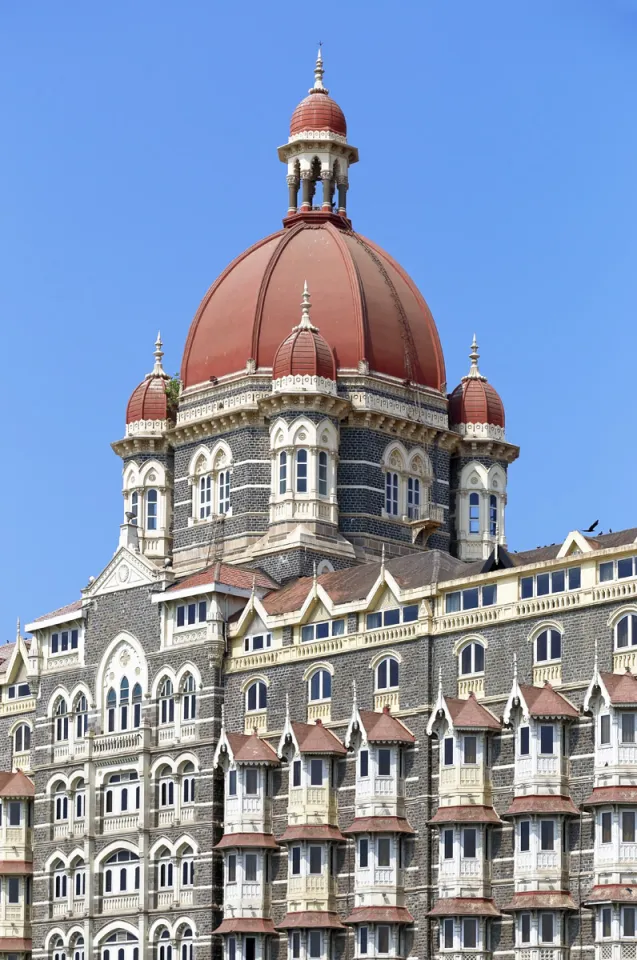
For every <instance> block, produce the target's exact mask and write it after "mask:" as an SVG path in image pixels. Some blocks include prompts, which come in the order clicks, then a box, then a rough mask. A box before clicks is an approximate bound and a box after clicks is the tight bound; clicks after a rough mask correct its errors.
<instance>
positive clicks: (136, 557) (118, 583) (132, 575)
mask: <svg viewBox="0 0 637 960" xmlns="http://www.w3.org/2000/svg"><path fill="white" fill-rule="evenodd" d="M159 577H160V571H159V570H158V569H157V567H155V565H154V564H152V563H151V562H150V561H149V560H146V558H145V557H143V556H141V554H139V553H133V552H132V550H129V548H128V547H120V548H119V549H118V551H117V553H116V554H115V556H114V557H113V559H112V560H111V562H110V563H109V564H108V565H107V566H106V567H105V568H104V570H102V572H101V573H100V575H99V576H98V577H96V578H95V580H94V581H93V583H91V584H89V586H88V587H86V589H85V590H83V591H82V596H84V597H99V596H101V595H102V594H104V593H116V592H117V591H118V590H130V589H132V588H133V587H143V586H144V585H150V584H152V583H156V582H157V580H158V579H159Z"/></svg>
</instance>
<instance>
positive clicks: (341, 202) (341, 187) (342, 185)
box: [337, 177, 349, 217]
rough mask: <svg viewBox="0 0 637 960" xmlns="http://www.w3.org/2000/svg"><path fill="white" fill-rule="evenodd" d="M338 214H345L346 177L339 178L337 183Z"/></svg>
mask: <svg viewBox="0 0 637 960" xmlns="http://www.w3.org/2000/svg"><path fill="white" fill-rule="evenodd" d="M337 184H338V212H339V213H340V214H341V216H343V217H344V216H345V215H346V213H347V188H348V186H349V184H348V182H347V177H339V178H338V181H337Z"/></svg>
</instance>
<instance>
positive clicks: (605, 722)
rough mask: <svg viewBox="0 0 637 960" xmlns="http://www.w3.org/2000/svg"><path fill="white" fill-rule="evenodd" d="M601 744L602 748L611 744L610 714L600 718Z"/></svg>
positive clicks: (604, 714)
mask: <svg viewBox="0 0 637 960" xmlns="http://www.w3.org/2000/svg"><path fill="white" fill-rule="evenodd" d="M599 742H600V744H601V745H602V746H605V745H606V744H608V743H610V714H608V713H603V714H602V715H601V717H600V718H599Z"/></svg>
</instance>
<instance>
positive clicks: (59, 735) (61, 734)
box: [53, 697, 69, 743]
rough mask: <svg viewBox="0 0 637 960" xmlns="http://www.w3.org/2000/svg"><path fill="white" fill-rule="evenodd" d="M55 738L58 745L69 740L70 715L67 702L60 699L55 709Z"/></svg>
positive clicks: (62, 698)
mask: <svg viewBox="0 0 637 960" xmlns="http://www.w3.org/2000/svg"><path fill="white" fill-rule="evenodd" d="M53 719H54V728H53V729H54V737H55V742H56V743H63V742H64V741H65V740H68V739H69V715H68V708H67V704H66V700H65V699H64V697H58V698H57V700H56V701H55V706H54V708H53Z"/></svg>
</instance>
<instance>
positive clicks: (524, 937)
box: [520, 913, 531, 943]
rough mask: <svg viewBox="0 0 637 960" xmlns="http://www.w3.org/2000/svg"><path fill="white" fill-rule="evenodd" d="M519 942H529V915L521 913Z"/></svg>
mask: <svg viewBox="0 0 637 960" xmlns="http://www.w3.org/2000/svg"><path fill="white" fill-rule="evenodd" d="M520 940H521V942H522V943H530V942H531V914H530V913H523V914H522V915H521V916H520Z"/></svg>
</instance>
